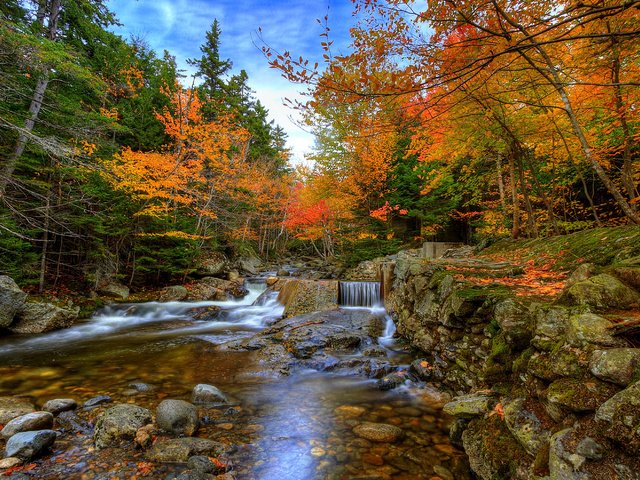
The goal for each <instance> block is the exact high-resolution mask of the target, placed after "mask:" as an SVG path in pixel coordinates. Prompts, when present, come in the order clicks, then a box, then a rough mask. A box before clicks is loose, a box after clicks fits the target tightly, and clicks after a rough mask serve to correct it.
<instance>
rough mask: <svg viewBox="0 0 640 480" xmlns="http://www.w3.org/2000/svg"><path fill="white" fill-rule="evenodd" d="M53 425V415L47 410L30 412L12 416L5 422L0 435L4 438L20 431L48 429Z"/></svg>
mask: <svg viewBox="0 0 640 480" xmlns="http://www.w3.org/2000/svg"><path fill="white" fill-rule="evenodd" d="M52 427H53V415H52V414H51V413H49V412H31V413H27V414H25V415H21V416H19V417H16V418H14V419H13V420H11V421H10V422H9V423H7V424H6V425H5V426H4V428H3V429H2V431H0V435H1V436H2V438H4V439H5V440H7V439H9V438H11V437H12V436H14V435H15V434H17V433H20V432H30V431H33V430H48V429H50V428H52Z"/></svg>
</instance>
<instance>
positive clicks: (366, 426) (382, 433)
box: [353, 422, 404, 443]
mask: <svg viewBox="0 0 640 480" xmlns="http://www.w3.org/2000/svg"><path fill="white" fill-rule="evenodd" d="M353 433H355V434H356V435H357V436H359V437H361V438H364V439H367V440H371V441H372V442H386V443H391V442H395V441H397V440H399V439H400V438H401V437H402V435H403V434H404V432H403V431H402V429H401V428H398V427H396V426H395V425H389V424H387V423H371V422H364V423H361V424H360V425H357V426H355V427H354V428H353Z"/></svg>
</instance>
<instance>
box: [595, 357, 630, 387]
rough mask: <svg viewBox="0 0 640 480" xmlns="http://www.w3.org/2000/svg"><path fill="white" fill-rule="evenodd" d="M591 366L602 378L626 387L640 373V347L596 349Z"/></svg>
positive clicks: (596, 374)
mask: <svg viewBox="0 0 640 480" xmlns="http://www.w3.org/2000/svg"><path fill="white" fill-rule="evenodd" d="M589 368H590V370H591V373H592V374H593V375H594V376H596V377H598V378H600V379H601V380H606V381H607V382H613V383H617V384H618V385H622V386H623V387H625V386H627V385H629V383H631V381H632V380H633V379H634V378H637V377H638V376H639V375H640V348H610V349H607V350H595V351H594V352H593V353H592V354H591V360H590V362H589Z"/></svg>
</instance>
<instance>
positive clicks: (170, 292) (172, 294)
mask: <svg viewBox="0 0 640 480" xmlns="http://www.w3.org/2000/svg"><path fill="white" fill-rule="evenodd" d="M188 295H189V291H188V290H187V289H186V288H185V287H183V286H182V285H171V286H170V287H165V288H163V289H162V290H161V291H160V296H159V297H158V301H160V302H179V301H180V300H184V299H185V298H187V296H188Z"/></svg>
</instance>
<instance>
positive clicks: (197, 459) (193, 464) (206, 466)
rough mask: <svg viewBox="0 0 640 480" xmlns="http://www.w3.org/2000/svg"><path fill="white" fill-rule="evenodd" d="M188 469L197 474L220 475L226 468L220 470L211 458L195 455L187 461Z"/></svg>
mask: <svg viewBox="0 0 640 480" xmlns="http://www.w3.org/2000/svg"><path fill="white" fill-rule="evenodd" d="M187 468H189V469H191V470H193V471H194V472H195V473H220V472H222V471H224V468H220V467H219V466H218V465H216V464H215V463H213V462H212V461H211V460H210V459H209V457H205V456H204V455H194V456H193V457H190V458H189V461H187Z"/></svg>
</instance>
